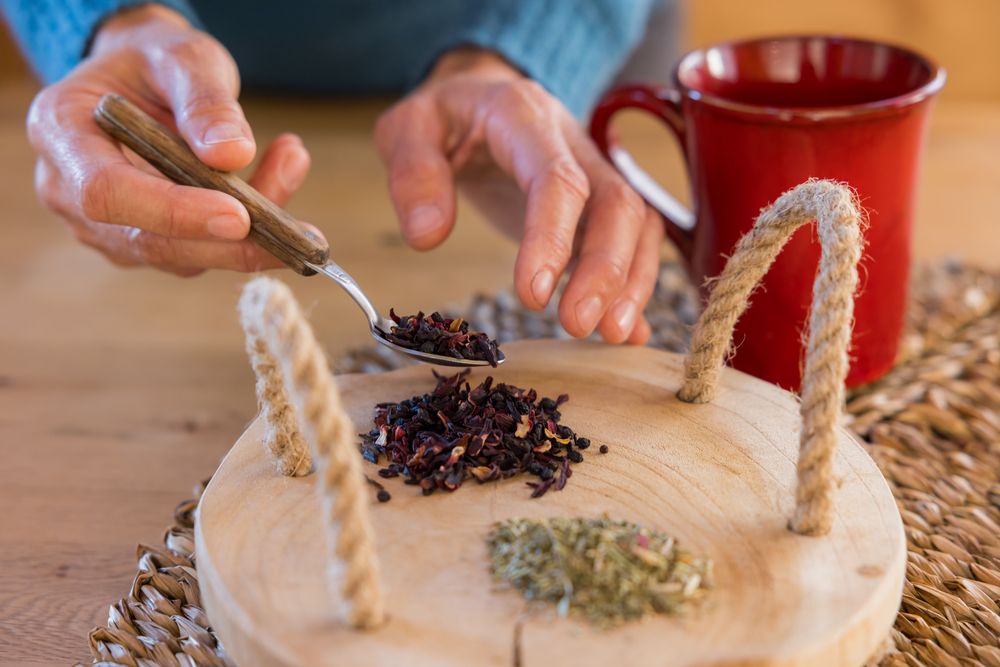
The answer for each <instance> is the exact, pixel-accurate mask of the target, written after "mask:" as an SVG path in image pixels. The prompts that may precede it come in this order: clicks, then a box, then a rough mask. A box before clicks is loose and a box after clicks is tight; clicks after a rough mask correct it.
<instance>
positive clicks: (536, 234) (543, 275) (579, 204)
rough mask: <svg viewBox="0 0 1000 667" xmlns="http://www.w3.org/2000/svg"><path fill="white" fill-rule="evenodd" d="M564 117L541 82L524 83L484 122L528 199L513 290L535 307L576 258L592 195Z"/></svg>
mask: <svg viewBox="0 0 1000 667" xmlns="http://www.w3.org/2000/svg"><path fill="white" fill-rule="evenodd" d="M560 113H561V110H560V109H559V108H557V107H554V106H553V100H552V99H551V98H550V97H549V96H548V94H547V93H546V92H545V91H544V90H543V89H542V88H541V87H540V86H539V85H538V84H537V83H535V82H532V81H522V82H517V84H516V85H513V84H512V85H510V86H508V87H507V88H506V89H505V93H504V96H503V97H502V98H501V99H500V100H499V101H498V102H497V104H496V105H495V107H494V110H493V111H491V112H490V113H488V115H487V117H486V119H485V121H484V123H485V127H484V132H485V136H486V141H487V143H488V145H489V147H490V152H491V153H492V154H493V156H494V159H496V161H497V164H498V165H499V166H500V167H501V168H502V169H503V170H505V171H506V172H507V173H509V174H511V175H512V176H513V177H514V179H515V180H516V181H517V183H518V185H519V186H520V188H521V190H522V191H524V192H525V193H526V195H527V206H526V211H525V220H524V238H523V240H522V241H521V248H520V251H519V252H518V256H517V261H516V263H515V266H514V286H515V289H516V290H517V294H518V296H519V297H520V298H521V301H522V302H523V303H524V304H525V305H526V306H527V307H529V308H534V309H540V308H544V307H545V305H546V304H547V303H548V301H549V299H550V298H551V296H552V291H553V290H554V289H555V285H556V282H557V281H558V279H559V276H561V275H562V273H563V271H565V269H566V266H567V264H568V263H569V261H570V258H571V257H572V253H573V239H574V236H575V234H576V228H577V225H578V224H579V221H580V216H581V213H582V212H583V209H584V206H585V205H586V203H587V199H588V197H589V196H590V183H589V181H588V178H587V174H586V173H585V171H584V170H583V168H582V167H581V166H580V164H579V163H578V162H577V159H576V157H575V156H574V155H573V152H572V151H571V150H570V147H569V146H568V145H567V143H566V141H565V139H564V137H563V133H562V131H561V123H562V122H563V121H562V118H561V117H560ZM596 322H597V319H596V318H595V319H594V323H595V324H596ZM574 328H575V329H576V330H577V331H578V330H579V329H580V327H574ZM591 328H593V327H591ZM571 333H574V334H575V335H582V334H579V333H577V332H576V331H571Z"/></svg>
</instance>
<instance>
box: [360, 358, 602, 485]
mask: <svg viewBox="0 0 1000 667" xmlns="http://www.w3.org/2000/svg"><path fill="white" fill-rule="evenodd" d="M468 375H469V371H468V370H466V371H462V372H461V373H456V374H455V375H452V376H450V377H448V376H442V375H438V374H437V373H434V377H436V378H437V387H436V388H435V389H434V391H433V392H431V393H429V394H424V395H422V396H414V397H412V398H409V399H407V400H405V401H401V402H399V403H380V404H379V405H377V406H376V407H375V419H374V428H373V429H372V430H371V431H369V432H368V433H367V434H362V436H361V452H362V454H363V455H364V457H365V458H366V459H367V460H368V461H371V462H372V463H376V464H377V463H379V461H380V460H381V459H382V457H383V456H384V457H385V458H386V459H387V460H388V465H387V466H386V467H384V468H382V469H381V470H379V475H380V476H382V477H396V476H400V475H401V476H402V477H404V478H405V480H406V483H407V484H415V485H419V486H420V488H421V490H422V491H423V493H424V495H430V494H431V493H434V491H436V490H438V489H444V490H447V491H454V490H455V489H457V488H458V487H459V486H461V485H462V482H464V481H465V480H467V479H469V478H470V477H472V478H475V480H476V481H477V482H480V483H484V482H489V481H492V480H497V479H506V478H508V477H513V476H514V475H517V474H518V473H528V474H531V475H534V476H536V477H538V479H539V481H537V482H528V486H530V487H532V489H533V491H532V493H531V497H532V498H537V497H539V496H542V495H544V494H545V493H546V492H547V491H549V490H550V489H555V490H557V491H558V490H561V489H562V488H563V487H564V486H566V482H567V480H568V479H569V478H570V476H571V475H572V474H573V472H572V470H571V469H570V464H572V463H579V462H581V461H583V453H582V452H581V451H580V450H582V449H586V448H587V447H589V446H590V441H589V440H588V439H586V438H581V437H578V436H577V435H576V433H574V432H573V430H572V429H571V428H569V427H568V426H565V425H562V424H560V423H559V419H560V414H559V406H560V405H562V404H563V403H565V402H566V401H567V400H569V397H568V396H567V395H565V394H563V395H562V396H559V397H558V398H556V399H552V398H542V399H538V394H537V392H536V391H535V390H534V389H528V390H524V389H521V388H519V387H515V386H513V385H508V384H503V383H497V384H494V383H493V378H492V377H487V378H486V379H485V380H483V382H482V383H481V384H479V385H478V386H476V387H474V388H473V387H471V386H470V384H469V383H468V382H467V381H466V378H467V377H468Z"/></svg>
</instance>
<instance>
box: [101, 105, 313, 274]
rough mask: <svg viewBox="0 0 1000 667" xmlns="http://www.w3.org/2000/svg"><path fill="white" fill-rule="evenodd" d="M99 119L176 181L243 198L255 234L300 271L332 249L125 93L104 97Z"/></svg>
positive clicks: (281, 258) (253, 237)
mask: <svg viewBox="0 0 1000 667" xmlns="http://www.w3.org/2000/svg"><path fill="white" fill-rule="evenodd" d="M94 119H95V120H96V121H97V124H98V125H99V126H100V127H101V129H103V130H104V131H105V132H107V133H108V134H109V135H111V136H112V137H114V138H115V139H117V140H118V141H120V142H121V143H123V144H124V145H126V146H128V147H129V148H131V149H132V150H133V151H135V152H136V153H137V154H138V155H139V156H141V157H142V158H143V159H144V160H146V161H147V162H149V163H150V164H151V165H153V166H154V167H156V168H157V169H158V170H159V171H160V173H162V174H163V175H164V176H166V177H167V178H169V179H171V180H172V181H175V182H177V183H180V184H182V185H191V186H195V187H201V188H209V189H211V190H218V191H219V192H225V193H226V194H227V195H231V196H233V197H235V198H236V199H238V200H239V201H240V203H242V204H243V205H244V206H245V207H246V209H247V212H249V213H250V238H252V239H253V240H254V241H256V242H257V243H258V244H260V245H261V246H262V247H263V248H264V249H266V250H267V251H268V252H270V253H271V254H272V255H274V256H275V257H277V258H278V259H280V260H281V261H282V262H284V263H285V264H287V265H288V266H289V267H291V268H292V269H293V270H295V271H296V272H297V273H300V274H302V275H304V276H309V275H312V274H313V273H315V271H313V270H312V269H310V268H309V267H308V266H306V264H305V262H306V261H308V262H312V263H313V264H324V263H325V262H326V260H327V257H328V255H329V252H330V248H329V246H328V245H327V243H326V241H324V240H323V239H321V238H317V237H316V236H315V235H313V234H310V233H308V232H306V231H304V230H303V229H302V228H301V227H300V226H299V224H298V222H296V221H295V218H293V217H292V216H291V215H289V214H288V213H287V212H286V211H285V210H284V209H282V208H281V207H280V206H277V205H276V204H275V203H274V202H272V201H271V200H270V199H268V198H267V197H265V196H264V195H262V194H261V193H259V192H257V191H256V190H254V189H253V188H252V187H250V185H248V184H247V183H246V182H245V181H243V180H242V179H241V178H239V177H238V176H236V175H234V174H229V173H226V172H222V171H218V170H216V169H212V168H211V167H209V166H208V165H206V164H205V163H204V162H202V161H201V160H199V159H198V157H197V156H196V155H195V154H194V153H193V152H192V151H191V149H190V148H188V146H187V144H186V143H184V141H183V140H182V139H181V138H180V137H178V136H177V135H176V134H174V133H173V132H171V131H170V130H168V129H167V128H165V127H163V126H162V125H161V124H160V123H158V122H157V121H156V120H154V119H153V118H152V117H150V116H149V114H147V113H146V112H144V111H143V110H142V109H140V108H138V107H137V106H135V105H134V104H132V103H131V102H129V101H128V100H126V99H125V98H124V97H122V96H120V95H110V94H109V95H105V96H104V97H102V98H101V101H100V102H99V103H98V105H97V108H96V109H95V110H94Z"/></svg>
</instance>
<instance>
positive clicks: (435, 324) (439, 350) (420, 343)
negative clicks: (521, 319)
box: [386, 308, 500, 367]
mask: <svg viewBox="0 0 1000 667" xmlns="http://www.w3.org/2000/svg"><path fill="white" fill-rule="evenodd" d="M389 317H390V318H392V321H393V322H395V325H394V326H392V327H391V328H390V329H389V331H388V333H386V339H388V340H389V341H390V342H392V343H395V344H396V345H399V346H400V347H405V348H407V349H409V350H419V351H420V352H426V353H428V354H440V355H442V356H447V357H453V358H455V359H470V360H474V361H486V362H488V363H489V364H490V366H494V367H495V366H496V365H497V364H498V363H499V355H500V346H499V345H498V344H497V342H496V341H495V340H493V339H491V338H490V337H489V336H487V335H486V334H484V333H482V332H479V331H473V330H471V329H470V328H469V323H468V322H466V321H465V320H463V319H462V318H461V317H458V318H451V317H445V316H444V315H442V314H441V313H438V312H434V313H431V314H430V315H424V313H423V311H421V312H418V313H417V314H416V315H397V314H396V311H395V310H393V309H391V308H390V309H389Z"/></svg>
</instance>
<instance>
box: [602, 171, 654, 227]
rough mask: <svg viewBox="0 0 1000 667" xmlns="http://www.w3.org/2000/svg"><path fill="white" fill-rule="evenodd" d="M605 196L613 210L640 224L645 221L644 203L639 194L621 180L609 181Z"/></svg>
mask: <svg viewBox="0 0 1000 667" xmlns="http://www.w3.org/2000/svg"><path fill="white" fill-rule="evenodd" d="M606 196H607V197H608V199H609V200H610V202H611V203H612V204H613V205H614V206H615V208H617V209H622V210H624V211H625V212H626V213H627V214H628V215H630V216H631V217H632V218H633V219H634V220H635V221H637V222H640V223H641V222H643V221H644V220H645V219H646V203H645V202H644V201H643V199H642V197H640V196H639V193H637V192H636V191H635V190H633V189H632V186H631V185H629V184H628V183H626V182H625V181H624V180H622V179H621V178H615V179H613V180H612V181H611V183H610V185H608V186H607V195H606Z"/></svg>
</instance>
